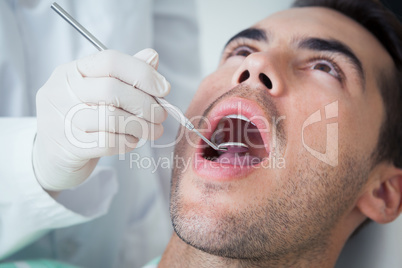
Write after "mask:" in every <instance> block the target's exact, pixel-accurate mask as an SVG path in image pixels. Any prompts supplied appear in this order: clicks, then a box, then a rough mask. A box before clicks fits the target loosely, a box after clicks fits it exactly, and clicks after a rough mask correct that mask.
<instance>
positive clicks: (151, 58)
mask: <svg viewBox="0 0 402 268" xmlns="http://www.w3.org/2000/svg"><path fill="white" fill-rule="evenodd" d="M134 57H136V58H137V59H139V60H142V61H143V62H145V63H146V64H148V65H150V66H152V68H154V69H155V70H158V65H159V55H158V52H156V51H155V50H153V49H152V48H146V49H143V50H141V51H140V52H138V53H136V54H135V55H134Z"/></svg>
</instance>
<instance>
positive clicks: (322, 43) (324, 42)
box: [297, 37, 365, 90]
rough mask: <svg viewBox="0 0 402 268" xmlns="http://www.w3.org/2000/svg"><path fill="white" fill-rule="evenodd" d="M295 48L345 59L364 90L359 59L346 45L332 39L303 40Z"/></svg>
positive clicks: (312, 38) (362, 71) (362, 72)
mask: <svg viewBox="0 0 402 268" xmlns="http://www.w3.org/2000/svg"><path fill="white" fill-rule="evenodd" d="M297 47H298V48H301V49H308V50H312V51H323V52H333V53H338V54H341V55H342V56H344V57H346V58H347V59H348V60H349V62H350V63H351V64H352V65H353V67H354V69H356V70H357V73H358V75H359V78H360V81H361V82H362V87H363V90H364V86H363V85H364V84H365V83H364V82H365V75H364V69H363V65H362V63H361V61H360V60H359V58H358V57H357V56H356V55H355V53H353V51H352V49H351V48H349V47H348V46H347V45H346V44H344V43H342V42H340V41H338V40H333V39H321V38H315V37H311V38H305V39H302V40H300V41H298V42H297Z"/></svg>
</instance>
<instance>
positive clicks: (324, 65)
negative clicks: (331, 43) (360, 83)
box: [311, 60, 340, 79]
mask: <svg viewBox="0 0 402 268" xmlns="http://www.w3.org/2000/svg"><path fill="white" fill-rule="evenodd" d="M311 69H313V70H319V71H322V72H325V73H328V74H330V75H332V76H334V77H335V78H338V79H339V77H340V75H339V72H338V71H337V67H336V65H334V64H332V63H331V62H328V61H326V60H321V61H319V62H316V63H314V64H313V65H312V67H311Z"/></svg>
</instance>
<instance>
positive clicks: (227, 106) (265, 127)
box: [200, 97, 270, 154]
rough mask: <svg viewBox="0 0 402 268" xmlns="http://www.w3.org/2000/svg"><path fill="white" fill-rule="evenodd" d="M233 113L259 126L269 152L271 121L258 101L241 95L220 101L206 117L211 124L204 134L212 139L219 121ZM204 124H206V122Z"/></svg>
mask: <svg viewBox="0 0 402 268" xmlns="http://www.w3.org/2000/svg"><path fill="white" fill-rule="evenodd" d="M232 114H236V115H242V116H245V117H247V118H248V119H249V120H250V121H251V122H252V123H253V124H254V125H255V126H256V127H257V129H258V131H259V132H260V135H261V137H262V140H263V142H264V146H265V150H266V152H267V153H268V154H269V152H270V148H269V147H270V142H269V135H268V133H269V132H270V126H269V122H268V120H267V119H266V115H265V114H264V112H263V110H262V109H261V107H260V106H259V105H258V103H256V102H255V101H252V100H249V99H245V98H241V97H231V98H228V99H225V100H222V101H220V102H218V103H217V104H216V105H215V107H214V108H213V109H212V110H211V112H210V113H209V114H208V116H207V118H206V120H207V122H209V126H208V128H207V129H205V130H203V134H204V136H205V137H206V138H207V139H209V140H210V139H211V137H212V134H213V133H214V131H215V130H216V128H217V125H218V123H219V121H220V120H221V119H222V118H223V117H225V116H228V115H232ZM203 125H204V126H205V123H204V124H203ZM201 129H202V128H201ZM202 142H203V141H202V140H200V144H202Z"/></svg>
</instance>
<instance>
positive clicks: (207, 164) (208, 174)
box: [194, 150, 261, 182]
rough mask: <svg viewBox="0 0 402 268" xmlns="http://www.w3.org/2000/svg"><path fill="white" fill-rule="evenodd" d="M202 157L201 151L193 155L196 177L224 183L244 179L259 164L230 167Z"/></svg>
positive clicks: (230, 165)
mask: <svg viewBox="0 0 402 268" xmlns="http://www.w3.org/2000/svg"><path fill="white" fill-rule="evenodd" d="M202 155H203V153H202V150H201V151H198V152H197V153H195V159H194V170H195V172H196V174H197V175H199V176H201V177H203V178H205V179H207V180H211V181H221V182H225V181H232V180H238V179H241V178H244V177H246V176H247V175H249V174H250V173H251V172H253V171H254V170H255V169H256V168H257V167H259V166H260V164H261V163H260V164H257V165H253V166H248V165H242V166H240V165H232V164H226V163H219V162H213V161H210V160H207V159H205V158H204V157H203V156H202Z"/></svg>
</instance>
